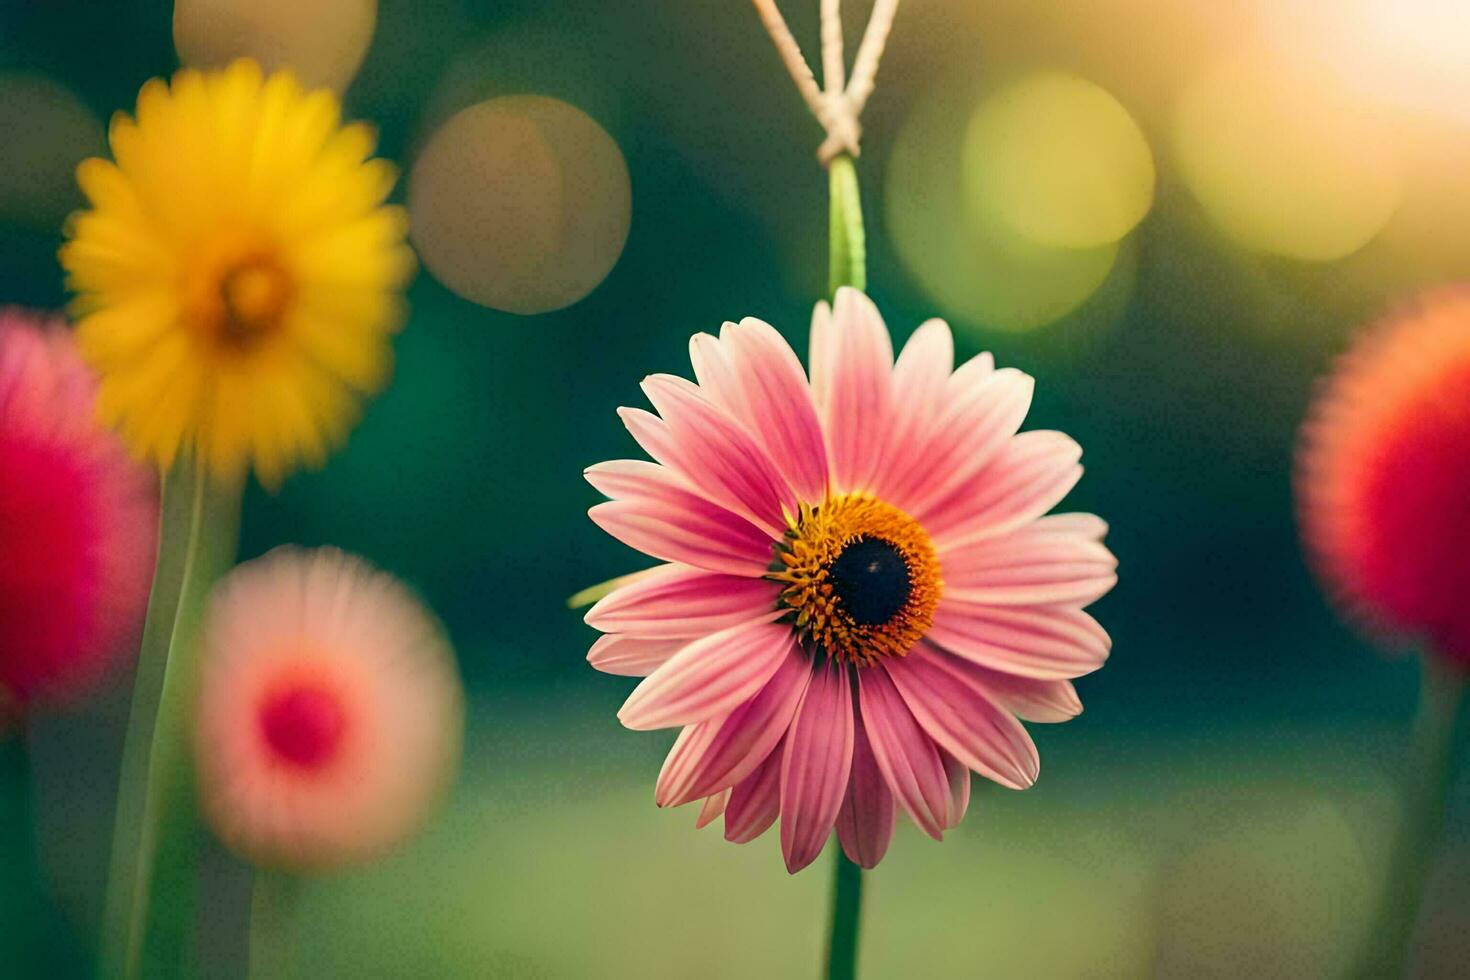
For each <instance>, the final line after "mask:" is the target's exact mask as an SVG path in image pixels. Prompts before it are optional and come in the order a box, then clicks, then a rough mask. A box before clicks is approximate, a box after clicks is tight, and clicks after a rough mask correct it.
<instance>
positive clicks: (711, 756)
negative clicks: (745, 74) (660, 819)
mask: <svg viewBox="0 0 1470 980" xmlns="http://www.w3.org/2000/svg"><path fill="white" fill-rule="evenodd" d="M811 676H812V667H811V661H810V659H809V658H808V657H807V655H806V654H804V653H802V652H801V651H800V650H799V649H797V648H795V647H793V648H792V649H791V651H790V653H788V654H787V655H786V659H785V660H783V661H782V662H781V665H780V667H778V668H777V670H776V672H775V673H774V674H772V675H771V679H770V680H769V681H767V682H766V686H765V687H763V688H761V690H760V693H758V694H756V696H755V697H753V698H751V699H750V700H749V701H747V702H745V703H744V704H742V705H740V706H739V707H738V708H736V709H735V710H734V711H732V712H730V714H729V715H728V716H726V717H724V718H720V719H714V720H711V721H706V722H702V723H701V726H700V727H704V728H707V729H708V731H707V732H702V733H701V737H700V738H699V739H698V740H697V741H692V742H691V744H690V745H689V746H688V747H687V749H686V751H684V752H683V753H682V754H681V755H680V758H678V759H677V760H676V759H675V753H674V752H670V753H669V761H668V763H666V764H665V766H664V771H663V772H661V773H660V774H659V781H658V788H657V791H656V792H655V795H654V800H655V802H657V803H658V805H659V806H682V805H683V804H685V803H688V802H689V801H691V800H697V799H699V798H700V797H702V796H709V795H710V794H711V793H714V792H715V791H717V790H720V789H724V788H725V787H727V786H733V785H734V784H736V783H738V782H740V781H741V780H742V779H744V778H745V777H746V776H748V775H750V773H752V772H754V771H755V767H756V766H758V765H760V764H761V762H763V761H764V760H765V758H766V756H768V755H770V754H771V750H772V749H773V748H775V747H776V743H777V742H779V741H780V740H781V736H783V735H785V734H786V729H787V728H788V727H790V725H791V718H792V716H793V715H794V714H795V713H796V706H797V705H798V704H800V703H801V696H802V695H803V694H804V693H805V692H806V687H807V683H808V681H810V680H811ZM675 748H676V750H677V749H678V746H677V745H676V746H675Z"/></svg>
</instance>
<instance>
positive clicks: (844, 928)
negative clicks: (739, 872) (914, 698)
mask: <svg viewBox="0 0 1470 980" xmlns="http://www.w3.org/2000/svg"><path fill="white" fill-rule="evenodd" d="M827 173H828V179H829V181H830V186H831V197H830V200H831V208H832V211H831V220H830V221H829V225H828V226H829V228H830V230H831V242H830V249H829V253H828V256H829V261H830V263H831V265H830V275H829V285H830V291H831V294H832V296H833V297H834V298H835V297H836V295H837V290H838V289H839V288H840V287H842V286H853V287H855V288H857V289H863V290H865V289H867V284H868V273H867V244H866V239H865V238H864V234H863V205H862V199H861V197H860V196H859V194H858V182H857V170H856V169H855V168H854V167H853V163H852V157H850V156H847V155H846V154H844V155H842V156H840V157H837V158H836V159H835V160H833V161H832V163H831V165H830V166H829V167H828V170H827ZM835 850H836V853H837V862H836V865H835V868H834V872H833V877H832V926H831V929H830V931H829V932H828V934H827V978H828V980H853V978H854V977H855V976H856V975H857V951H858V933H859V931H860V929H861V926H862V906H863V869H862V868H860V867H858V866H857V865H856V864H853V863H852V862H851V861H849V860H848V859H847V855H846V854H844V853H843V851H842V848H841V847H840V846H839V847H837V848H835Z"/></svg>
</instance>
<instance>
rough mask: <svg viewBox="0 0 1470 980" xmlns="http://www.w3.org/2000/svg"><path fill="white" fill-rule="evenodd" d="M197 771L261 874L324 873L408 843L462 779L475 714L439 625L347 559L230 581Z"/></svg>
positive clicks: (221, 592) (381, 577) (211, 653)
mask: <svg viewBox="0 0 1470 980" xmlns="http://www.w3.org/2000/svg"><path fill="white" fill-rule="evenodd" d="M202 671H203V675H202V679H201V686H200V699H199V714H198V724H197V726H196V756H197V760H198V769H199V788H200V799H201V803H202V807H203V810H204V813H205V815H206V817H207V818H208V820H209V822H210V824H211V825H212V826H213V827H214V829H215V832H216V833H217V834H218V835H219V837H220V839H221V840H222V841H224V842H225V844H226V845H228V846H229V847H231V848H232V849H234V850H235V851H237V852H238V853H240V854H242V855H244V856H245V857H247V858H249V859H250V860H252V861H254V862H255V863H257V864H261V865H266V866H273V867H283V868H287V869H292V870H305V869H324V868H330V867H335V866H340V865H343V864H347V863H351V862H354V861H360V860H364V859H367V858H370V857H372V856H374V855H376V854H378V853H380V852H382V851H384V850H386V849H388V848H391V847H392V846H393V845H395V844H397V843H398V842H399V841H401V840H403V839H404V838H406V837H408V836H409V835H410V834H411V833H412V832H413V831H414V830H415V829H416V828H417V826H418V825H419V823H420V822H421V821H422V820H423V819H424V818H425V817H426V816H427V814H428V812H429V811H430V809H431V808H432V806H433V805H434V804H435V803H436V802H437V801H438V799H439V798H440V797H441V796H442V794H443V792H444V790H445V789H446V787H447V786H448V784H449V782H450V780H451V779H452V777H453V775H454V772H455V769H456V767H457V765H458V761H459V752H460V739H461V733H462V730H463V723H464V703H463V702H464V699H463V693H462V691H461V688H460V682H459V675H458V672H457V670H456V667H455V663H454V655H453V652H452V651H451V650H450V647H449V643H448V640H447V639H446V637H445V635H444V632H443V630H442V629H441V627H440V626H439V623H438V622H437V621H436V620H435V619H434V617H433V616H432V615H431V614H430V613H429V612H428V610H426V609H425V608H424V607H423V605H422V604H421V603H420V602H419V601H418V599H417V598H415V597H414V595H413V594H412V593H411V592H409V591H408V589H406V588H405V587H404V586H403V585H401V584H400V583H399V582H398V581H397V580H396V579H394V578H392V577H391V576H389V575H386V574H384V573H383V572H379V571H377V570H375V569H373V568H372V567H371V566H369V565H368V564H367V563H366V562H364V561H362V560H361V559H359V558H355V557H353V556H351V555H347V554H344V553H342V552H340V551H337V550H336V549H333V548H323V549H320V550H316V551H302V550H300V549H296V548H278V549H276V550H275V551H272V552H271V553H270V554H268V555H266V556H264V557H262V558H259V559H256V560H255V561H251V562H247V563H245V564H243V565H241V566H240V567H239V568H237V569H235V570H234V571H233V572H231V573H230V575H229V576H228V577H227V578H225V579H224V580H223V581H222V582H221V583H220V585H219V587H218V588H217V589H216V591H215V593H214V595H213V596H212V597H211V599H210V605H209V611H208V614H207V618H206V621H205V626H204V652H203V668H202Z"/></svg>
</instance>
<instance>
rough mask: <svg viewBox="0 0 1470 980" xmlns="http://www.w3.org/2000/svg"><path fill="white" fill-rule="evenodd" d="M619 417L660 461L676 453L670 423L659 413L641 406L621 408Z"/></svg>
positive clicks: (629, 430) (649, 452)
mask: <svg viewBox="0 0 1470 980" xmlns="http://www.w3.org/2000/svg"><path fill="white" fill-rule="evenodd" d="M618 418H620V419H622V420H623V425H625V426H626V427H627V429H628V432H629V433H631V434H632V436H633V440H634V441H635V442H637V443H638V445H640V446H642V447H643V451H644V452H646V453H648V455H650V456H652V457H653V458H654V459H656V460H658V461H659V462H660V463H665V462H667V461H668V460H669V459H670V458H671V457H672V456H673V455H674V451H675V450H674V436H673V434H672V433H671V432H669V426H668V423H667V422H665V421H664V420H663V419H661V418H659V417H658V416H657V415H654V414H653V413H652V412H647V411H644V410H643V409H641V408H620V409H618Z"/></svg>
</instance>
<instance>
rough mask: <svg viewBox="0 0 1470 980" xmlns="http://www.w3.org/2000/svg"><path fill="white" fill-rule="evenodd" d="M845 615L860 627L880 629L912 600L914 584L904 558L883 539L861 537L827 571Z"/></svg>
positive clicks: (846, 548)
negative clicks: (910, 597) (911, 591)
mask: <svg viewBox="0 0 1470 980" xmlns="http://www.w3.org/2000/svg"><path fill="white" fill-rule="evenodd" d="M827 576H828V581H829V582H831V583H832V590H833V592H835V593H836V596H837V600H838V603H839V604H840V605H841V607H842V609H843V611H844V612H846V613H847V615H848V616H849V617H851V619H852V621H853V622H854V623H857V624H858V625H859V626H881V625H883V624H884V623H886V622H888V621H889V620H891V619H892V618H893V617H894V615H895V614H896V613H897V612H898V611H899V610H900V609H902V608H903V607H904V604H905V603H906V602H908V600H909V592H910V590H911V587H912V581H911V579H910V576H909V566H908V562H906V561H904V557H903V554H902V553H901V552H900V551H899V550H898V548H897V547H895V546H894V545H893V544H891V543H890V542H888V541H884V540H883V539H882V538H871V537H867V536H864V537H860V538H857V539H855V540H854V541H851V542H849V543H848V544H847V546H846V547H844V548H843V549H842V553H841V554H839V555H838V556H837V558H836V559H835V560H834V561H833V562H832V564H831V565H830V566H828V569H827Z"/></svg>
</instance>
